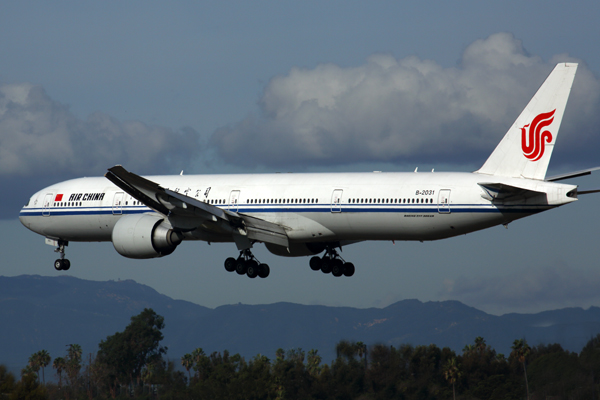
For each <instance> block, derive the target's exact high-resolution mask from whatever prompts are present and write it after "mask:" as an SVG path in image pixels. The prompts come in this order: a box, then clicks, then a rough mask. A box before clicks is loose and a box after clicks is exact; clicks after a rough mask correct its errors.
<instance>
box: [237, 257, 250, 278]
mask: <svg viewBox="0 0 600 400" xmlns="http://www.w3.org/2000/svg"><path fill="white" fill-rule="evenodd" d="M247 270H248V266H247V265H246V260H244V259H241V260H237V261H236V263H235V272H237V274H238V275H244V274H245V273H246V271H247Z"/></svg>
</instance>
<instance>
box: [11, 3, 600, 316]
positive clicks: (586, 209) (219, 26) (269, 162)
mask: <svg viewBox="0 0 600 400" xmlns="http://www.w3.org/2000/svg"><path fill="white" fill-rule="evenodd" d="M599 9H600V5H598V4H597V2H592V1H588V2H578V3H576V4H566V3H563V2H558V1H549V2H476V1H458V2H441V1H440V2H417V3H414V4H412V3H406V4H405V3H391V2H341V1H328V2H311V1H307V2H275V1H273V2H241V1H238V2H235V1H234V2H178V3H175V4H174V3H161V2H152V3H148V2H126V3H123V2H102V3H97V2H60V1H59V2H52V3H46V2H2V3H0V181H1V182H2V184H3V186H4V187H6V188H9V193H10V195H8V196H4V199H3V202H2V205H3V207H2V211H1V212H0V218H1V219H0V225H1V229H0V235H2V241H1V243H2V244H1V246H2V247H1V248H2V250H3V251H2V254H3V261H2V262H1V263H0V274H3V275H8V276H10V275H18V274H24V273H27V274H41V275H49V276H53V275H56V274H58V272H55V271H54V269H53V268H52V262H53V260H54V258H55V256H54V254H53V253H52V248H51V247H49V246H45V245H44V244H43V238H42V237H39V236H37V235H35V234H33V233H31V232H29V231H27V230H26V229H25V228H23V227H22V226H21V225H20V223H19V222H18V220H17V219H16V217H17V215H18V211H19V208H20V206H21V205H22V204H24V203H25V202H26V201H27V198H28V197H29V196H30V195H31V194H32V193H33V192H35V191H37V190H39V189H41V188H42V187H44V186H47V185H49V184H52V183H54V182H57V181H61V180H64V179H68V178H72V177H78V176H100V175H103V174H104V172H105V171H106V168H109V167H111V166H112V165H114V164H123V165H124V166H126V167H127V168H129V169H130V170H132V171H134V172H137V173H140V174H153V173H160V174H168V173H179V171H181V170H182V169H184V170H185V172H186V173H190V174H191V173H234V172H235V173H239V172H257V173H260V172H274V171H280V172H301V171H372V170H384V171H412V170H414V168H415V167H417V166H418V167H419V168H420V169H421V170H424V169H430V168H435V169H436V171H470V170H474V169H476V168H478V167H479V166H480V165H481V164H482V163H483V161H485V159H486V157H487V156H488V155H489V153H491V151H492V150H493V148H494V147H495V145H496V144H497V142H498V141H499V140H500V139H501V137H502V136H503V135H504V133H505V132H506V130H507V129H508V127H509V126H510V124H511V123H512V122H513V121H514V119H515V118H516V116H517V115H518V113H519V112H520V111H521V109H522V108H523V107H524V106H525V104H526V103H527V101H528V100H529V98H530V97H531V96H532V95H533V94H534V93H535V90H536V89H537V87H538V86H539V85H540V84H541V83H542V82H543V80H544V79H545V78H546V76H547V74H548V73H549V72H550V70H551V69H552V67H553V66H554V65H555V64H556V63H557V62H560V61H575V62H579V63H580V67H579V70H578V74H577V77H576V78H575V83H574V87H573V91H572V94H571V98H570V100H569V104H568V106H567V111H566V113H565V117H564V120H563V124H562V127H561V132H560V136H559V139H558V144H557V146H556V148H555V151H554V156H553V159H552V161H551V164H550V174H553V173H561V172H567V171H571V170H577V169H582V168H587V167H592V166H598V165H600V156H598V151H597V149H598V148H599V146H600V132H598V131H599V129H598V126H600V112H599V111H600V79H599V76H600V75H599V74H600V54H599V52H598V50H597V39H598V37H600V26H599V25H598V24H597V16H598V15H599V13H598V12H599V11H600V10H599ZM599 175H600V174H598V175H594V176H592V177H587V178H581V179H578V180H574V181H573V183H576V184H580V185H581V187H582V188H586V189H588V188H600V176H599ZM597 201H598V198H597V197H594V196H593V195H590V196H584V197H582V198H581V199H580V201H578V202H576V203H575V204H571V205H569V206H567V207H564V208H561V209H558V210H553V211H550V212H548V213H544V214H541V215H537V216H534V217H531V218H528V219H526V220H522V221H518V222H515V223H513V224H511V225H510V226H509V229H508V230H507V229H504V228H501V227H498V228H492V229H490V230H487V231H484V232H480V233H475V234H471V235H467V236H464V237H459V238H454V239H449V240H445V241H441V242H432V243H401V242H398V243H396V244H395V245H392V244H391V243H388V242H386V243H362V244H357V245H354V246H349V247H347V248H344V252H343V255H344V257H345V258H347V259H349V260H351V261H353V262H354V263H355V264H356V265H357V273H356V275H355V276H354V277H353V278H352V279H334V278H333V277H331V276H324V275H323V274H321V273H315V272H312V271H310V269H309V268H308V265H307V264H308V259H306V258H300V259H284V258H278V257H276V256H274V255H271V254H270V253H268V252H267V251H266V250H265V249H264V248H261V247H259V248H258V249H257V251H256V252H255V253H256V255H257V256H258V257H259V259H261V260H262V261H263V262H267V263H269V264H270V265H271V267H272V273H271V276H270V277H269V279H266V280H252V281H251V280H249V279H247V278H244V277H238V276H237V275H233V274H227V273H226V272H225V271H224V269H223V267H222V262H223V260H224V259H225V258H226V257H228V256H231V255H234V254H235V246H234V245H233V244H230V245H212V246H209V245H207V244H206V243H200V242H199V243H184V244H183V245H182V246H180V247H179V248H178V249H177V251H176V252H175V253H174V254H173V255H171V256H168V257H165V258H161V259H156V260H150V261H136V260H128V259H125V258H122V257H120V256H119V255H118V254H117V253H116V252H115V251H114V249H113V248H112V245H111V244H110V243H104V244H97V243H92V244H89V243H83V244H79V243H71V244H70V246H69V248H68V257H69V259H70V260H71V262H72V265H73V267H72V268H71V270H70V271H69V272H68V273H69V274H71V275H74V276H77V277H81V278H86V279H97V280H107V279H134V280H136V281H138V282H141V283H145V284H148V285H150V286H152V287H154V288H155V289H157V290H158V291H160V292H162V293H165V294H167V295H169V296H171V297H174V298H180V299H185V300H190V301H193V302H196V303H199V304H202V305H205V306H209V307H215V306H219V305H222V304H230V303H237V302H242V303H250V304H257V303H272V302H277V301H292V302H298V303H304V304H327V305H340V306H353V307H371V306H385V305H388V304H390V303H391V302H394V301H397V300H401V299H405V298H417V299H419V300H423V301H429V300H432V301H436V300H444V299H456V300H461V301H464V302H465V303H467V304H469V305H472V306H475V307H478V308H481V309H483V310H486V311H489V312H493V313H497V314H499V313H506V312H513V311H516V312H525V311H540V310H545V309H549V308H559V307H567V306H583V307H589V306H590V305H600V294H597V290H595V289H596V288H597V287H598V284H600V269H599V268H598V265H597V261H596V260H597V258H598V248H597V245H596V243H595V242H596V240H595V239H596V236H597V233H596V232H597V228H596V226H597V224H598V219H599V218H598V212H597V209H596V207H595V203H596V202H597Z"/></svg>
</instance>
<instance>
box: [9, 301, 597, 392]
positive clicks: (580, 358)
mask: <svg viewBox="0 0 600 400" xmlns="http://www.w3.org/2000/svg"><path fill="white" fill-rule="evenodd" d="M163 328H164V321H163V319H162V317H160V316H158V315H156V313H154V311H152V310H144V311H143V312H142V313H141V314H140V315H138V316H134V317H132V319H131V323H130V324H129V325H128V326H127V327H126V328H125V331H124V332H117V333H115V335H112V336H109V337H108V338H107V339H106V340H104V341H102V342H101V344H100V349H99V351H98V354H97V357H96V359H95V360H93V361H92V360H90V361H89V362H88V363H87V365H83V363H82V357H81V356H82V351H81V347H80V346H78V345H76V344H72V345H69V346H68V348H67V354H66V356H65V357H64V358H63V357H57V358H56V359H55V360H54V363H53V364H52V367H53V368H54V369H55V370H56V374H57V376H58V378H59V382H58V385H55V384H48V386H47V388H46V387H44V385H40V383H39V381H38V380H37V374H36V371H37V370H39V369H40V368H41V367H42V365H44V363H45V365H48V364H49V362H50V360H46V361H43V359H42V357H41V355H43V352H42V351H40V352H38V353H35V354H34V355H32V356H31V357H30V359H29V363H28V365H27V366H26V367H25V368H24V369H23V373H22V376H21V380H20V381H18V382H15V378H14V376H12V374H10V373H8V372H7V370H6V368H5V367H2V366H0V400H3V399H46V398H48V399H52V400H54V399H57V400H58V399H67V400H71V399H72V400H75V399H85V398H87V399H89V400H93V399H99V400H100V399H102V400H104V399H109V398H112V399H123V400H125V399H129V398H137V399H144V400H154V399H156V400H158V399H161V400H179V399H181V400H188V399H195V398H198V399H200V398H201V399H215V400H216V399H232V400H235V399H250V400H259V399H269V400H276V399H340V400H341V399H365V400H366V399H373V400H384V399H402V400H428V399H450V398H455V399H465V400H466V399H490V400H500V399H502V400H506V399H514V400H517V399H523V398H526V396H528V397H529V398H530V399H532V400H538V399H540V400H541V399H550V398H551V399H555V400H558V399H587V398H600V396H599V395H600V385H599V384H598V380H599V378H600V335H599V336H596V337H595V338H592V339H591V340H590V342H589V343H588V344H587V345H586V346H585V348H584V349H583V350H582V352H581V354H580V355H577V354H575V353H570V352H568V351H565V350H564V349H563V348H562V347H561V346H560V345H558V344H551V345H539V346H535V347H530V346H529V345H528V344H527V342H526V341H525V340H522V339H518V340H515V342H514V343H513V348H512V352H511V354H510V355H509V357H508V358H506V357H504V356H503V355H501V354H496V351H495V350H494V349H492V348H491V347H490V346H489V345H487V344H486V342H485V339H484V338H482V337H477V338H475V341H474V342H473V343H472V344H469V345H467V346H465V348H464V349H463V352H462V354H456V353H455V352H454V351H452V350H451V349H449V348H442V349H440V348H439V347H437V346H436V345H429V346H411V345H402V346H400V347H398V348H396V347H394V346H387V345H382V344H376V345H371V346H369V347H367V346H366V345H365V344H364V343H362V342H348V341H341V342H339V343H338V344H337V346H336V351H337V354H338V356H337V358H336V359H335V360H334V361H333V362H331V363H330V364H322V363H321V362H322V360H321V357H320V356H319V354H318V351H317V350H314V349H313V350H310V351H309V352H305V351H304V350H302V349H300V348H297V349H288V350H284V349H278V350H277V351H276V353H275V359H274V360H270V359H269V358H267V357H265V356H264V355H260V354H259V355H257V356H255V357H253V358H252V359H251V360H249V361H246V360H245V359H244V358H243V357H241V356H240V355H239V354H233V355H231V354H230V353H229V352H228V351H227V350H224V351H223V352H213V353H212V354H210V355H206V354H205V352H204V351H203V350H202V348H196V349H195V350H193V351H192V352H190V353H188V354H185V355H184V356H183V357H181V359H180V360H178V362H176V363H175V362H172V361H165V359H163V357H162V356H163V354H164V352H165V349H164V348H163V347H161V346H160V341H161V340H162V333H161V329H163ZM179 363H181V366H182V367H183V368H185V371H178V370H177V368H176V364H179ZM82 368H84V369H83V372H82V371H81V369H82ZM63 374H64V375H65V378H66V385H65V386H62V383H61V376H62V375H63Z"/></svg>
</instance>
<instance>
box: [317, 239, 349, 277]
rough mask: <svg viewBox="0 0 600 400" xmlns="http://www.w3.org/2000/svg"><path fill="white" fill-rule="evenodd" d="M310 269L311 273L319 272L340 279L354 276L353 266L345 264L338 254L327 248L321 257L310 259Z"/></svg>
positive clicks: (331, 248)
mask: <svg viewBox="0 0 600 400" xmlns="http://www.w3.org/2000/svg"><path fill="white" fill-rule="evenodd" d="M310 269H312V270H313V271H318V270H321V272H323V273H324V274H329V273H331V275H333V276H335V277H340V276H342V275H344V276H352V275H354V271H355V268H354V264H352V263H349V262H345V261H344V259H342V257H340V255H339V254H338V252H337V251H336V250H335V249H334V248H333V247H330V246H328V247H327V249H326V250H325V254H324V255H323V257H318V256H315V257H313V258H311V259H310Z"/></svg>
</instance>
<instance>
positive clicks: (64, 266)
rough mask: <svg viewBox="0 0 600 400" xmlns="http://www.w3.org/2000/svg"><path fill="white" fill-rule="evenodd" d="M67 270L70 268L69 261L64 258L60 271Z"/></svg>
mask: <svg viewBox="0 0 600 400" xmlns="http://www.w3.org/2000/svg"><path fill="white" fill-rule="evenodd" d="M69 268H71V261H69V260H67V259H66V258H65V259H64V260H63V266H62V269H63V271H68V270H69Z"/></svg>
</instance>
